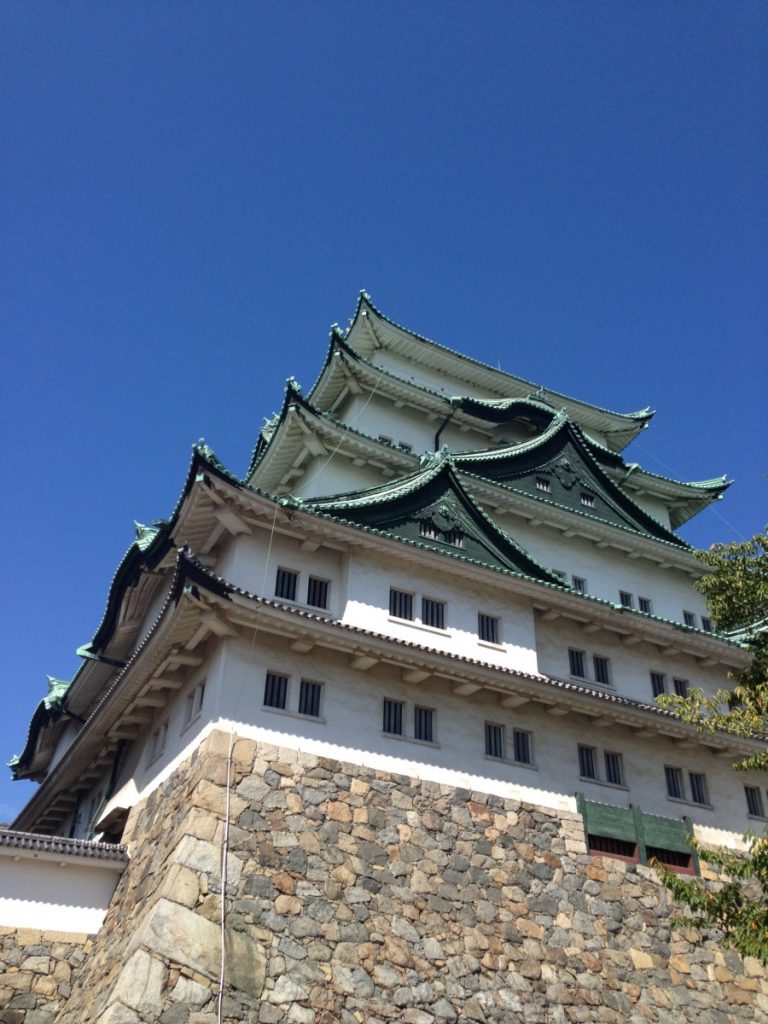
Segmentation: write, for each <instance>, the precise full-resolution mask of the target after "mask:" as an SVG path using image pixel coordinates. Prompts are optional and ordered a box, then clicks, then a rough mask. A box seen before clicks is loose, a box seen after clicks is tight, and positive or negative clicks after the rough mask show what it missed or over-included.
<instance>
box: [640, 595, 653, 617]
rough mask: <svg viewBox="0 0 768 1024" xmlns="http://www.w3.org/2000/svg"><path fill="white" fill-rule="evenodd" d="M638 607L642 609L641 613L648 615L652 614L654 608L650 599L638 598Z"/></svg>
mask: <svg viewBox="0 0 768 1024" xmlns="http://www.w3.org/2000/svg"><path fill="white" fill-rule="evenodd" d="M637 606H638V608H639V609H640V611H641V612H645V614H646V615H650V614H651V608H652V607H653V606H652V605H651V599H650V597H638V599H637Z"/></svg>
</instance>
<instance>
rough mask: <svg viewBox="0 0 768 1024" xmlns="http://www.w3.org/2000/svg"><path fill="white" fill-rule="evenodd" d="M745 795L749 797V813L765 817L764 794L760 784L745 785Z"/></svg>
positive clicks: (757, 816)
mask: <svg viewBox="0 0 768 1024" xmlns="http://www.w3.org/2000/svg"><path fill="white" fill-rule="evenodd" d="M744 796H745V797H746V798H747V814H749V815H750V816H751V817H753V818H764V817H765V812H764V810H763V794H762V793H761V792H760V789H759V787H758V786H745V787H744Z"/></svg>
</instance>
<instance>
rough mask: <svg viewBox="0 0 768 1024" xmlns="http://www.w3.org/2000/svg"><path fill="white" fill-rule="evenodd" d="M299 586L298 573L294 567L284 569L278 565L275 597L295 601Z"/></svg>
mask: <svg viewBox="0 0 768 1024" xmlns="http://www.w3.org/2000/svg"><path fill="white" fill-rule="evenodd" d="M298 586H299V574H298V572H297V570H296V569H286V567H285V566H283V565H278V567H277V574H276V576H275V597H279V598H280V600H281V601H295V600H296V591H297V589H298Z"/></svg>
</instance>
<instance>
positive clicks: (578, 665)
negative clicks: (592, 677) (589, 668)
mask: <svg viewBox="0 0 768 1024" xmlns="http://www.w3.org/2000/svg"><path fill="white" fill-rule="evenodd" d="M568 663H569V667H570V672H571V675H572V676H578V677H579V679H586V678H587V672H586V668H585V666H584V651H577V650H576V649H575V648H573V647H569V648H568Z"/></svg>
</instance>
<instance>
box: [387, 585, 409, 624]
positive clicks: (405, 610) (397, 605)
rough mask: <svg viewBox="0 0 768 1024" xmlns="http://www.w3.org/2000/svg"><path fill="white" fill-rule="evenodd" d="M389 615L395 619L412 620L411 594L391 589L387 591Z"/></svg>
mask: <svg viewBox="0 0 768 1024" xmlns="http://www.w3.org/2000/svg"><path fill="white" fill-rule="evenodd" d="M389 614H390V615H392V616H393V617H394V618H396V619H412V618H413V594H407V593H406V592H405V591H404V590H395V589H394V588H391V589H390V591H389Z"/></svg>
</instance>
